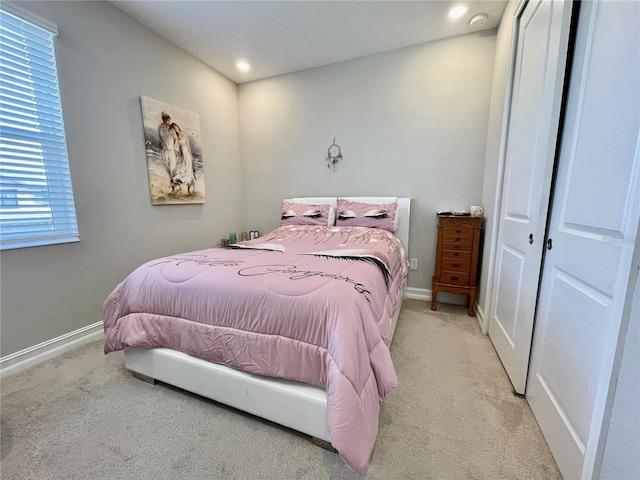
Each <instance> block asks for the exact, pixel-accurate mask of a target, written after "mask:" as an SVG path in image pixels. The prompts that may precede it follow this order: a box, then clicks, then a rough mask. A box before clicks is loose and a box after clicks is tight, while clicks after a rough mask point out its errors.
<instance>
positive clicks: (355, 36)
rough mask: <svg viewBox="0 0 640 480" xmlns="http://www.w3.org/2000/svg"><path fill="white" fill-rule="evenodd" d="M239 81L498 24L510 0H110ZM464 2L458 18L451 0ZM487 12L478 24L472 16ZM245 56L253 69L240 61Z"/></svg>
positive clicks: (316, 65)
mask: <svg viewBox="0 0 640 480" xmlns="http://www.w3.org/2000/svg"><path fill="white" fill-rule="evenodd" d="M111 3H112V4H113V5H115V6H116V7H118V8H119V9H121V10H123V11H124V12H125V13H127V14H129V15H130V16H132V17H133V18H135V19H137V20H138V21H139V22H140V23H142V24H144V25H146V26H147V27H149V28H150V29H151V30H153V31H155V32H156V33H158V34H159V35H161V36H163V37H164V38H166V39H167V40H169V41H170V42H172V43H173V44H175V45H177V46H178V47H180V48H182V49H183V50H185V51H186V52H188V53H190V54H191V55H193V56H194V57H196V58H198V59H200V60H201V61H202V62H204V63H205V64H207V65H209V66H210V67H211V68H213V69H214V70H216V71H217V72H219V73H221V74H223V75H225V76H226V77H228V78H229V79H231V80H232V81H234V82H235V83H244V82H249V81H252V80H258V79H261V78H267V77H272V76H275V75H281V74H284V73H290V72H295V71H299V70H305V69H307V68H313V67H318V66H322V65H328V64H331V63H337V62H342V61H345V60H350V59H353V58H358V57H364V56H366V55H373V54H376V53H381V52H387V51H391V50H395V49H398V48H403V47H408V46H412V45H418V44H421V43H426V42H432V41H434V40H439V39H443V38H448V37H453V36H456V35H464V34H467V33H471V32H474V31H479V30H486V29H491V28H494V27H496V26H497V25H498V22H499V21H500V17H501V16H502V13H503V11H504V8H505V6H506V3H507V2H506V0H500V1H489V0H467V1H461V2H457V1H112V2H111ZM460 3H462V4H466V5H467V6H468V7H469V11H468V12H467V13H466V14H465V15H464V16H463V17H462V18H459V19H450V18H449V17H448V16H447V13H448V10H449V8H450V7H451V6H453V5H457V4H460ZM478 13H486V14H487V15H488V19H487V22H486V24H485V25H483V26H482V27H481V28H471V27H470V26H469V20H470V19H471V17H473V16H474V15H476V14H478ZM239 59H244V60H246V61H248V62H249V63H250V64H251V69H250V70H249V71H248V72H241V71H239V70H238V69H237V68H236V66H235V65H236V62H237V61H238V60H239Z"/></svg>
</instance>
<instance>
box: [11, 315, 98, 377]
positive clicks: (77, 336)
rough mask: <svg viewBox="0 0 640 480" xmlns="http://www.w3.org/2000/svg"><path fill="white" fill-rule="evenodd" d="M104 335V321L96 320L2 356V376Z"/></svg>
mask: <svg viewBox="0 0 640 480" xmlns="http://www.w3.org/2000/svg"><path fill="white" fill-rule="evenodd" d="M103 335H104V333H103V326H102V322H96V323H93V324H91V325H87V326H86V327H82V328H79V329H78V330H75V331H73V332H69V333H66V334H64V335H61V336H59V337H56V338H53V339H51V340H47V341H46V342H42V343H40V344H38V345H34V346H33V347H29V348H25V349H24V350H20V351H19V352H16V353H12V354H11V355H7V356H6V357H2V358H0V378H2V377H5V376H7V375H11V374H14V373H17V372H19V371H20V370H23V369H25V368H27V367H31V366H33V365H36V364H38V363H42V362H44V361H45V360H49V359H51V358H54V357H57V356H58V355H61V354H63V353H65V352H68V351H69V350H73V349H74V348H77V347H80V346H81V345H84V344H85V343H89V342H92V341H94V340H99V339H100V338H102V336H103Z"/></svg>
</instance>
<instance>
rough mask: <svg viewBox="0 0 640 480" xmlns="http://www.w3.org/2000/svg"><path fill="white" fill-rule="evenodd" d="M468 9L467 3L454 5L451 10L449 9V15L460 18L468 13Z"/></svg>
mask: <svg viewBox="0 0 640 480" xmlns="http://www.w3.org/2000/svg"><path fill="white" fill-rule="evenodd" d="M467 10H469V9H468V8H467V7H466V6H465V5H456V6H455V7H452V8H451V10H449V17H450V18H460V17H461V16H463V15H464V14H465V13H467Z"/></svg>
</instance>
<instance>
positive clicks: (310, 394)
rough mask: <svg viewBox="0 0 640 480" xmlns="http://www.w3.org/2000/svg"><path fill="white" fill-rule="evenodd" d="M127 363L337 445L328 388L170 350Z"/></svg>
mask: <svg viewBox="0 0 640 480" xmlns="http://www.w3.org/2000/svg"><path fill="white" fill-rule="evenodd" d="M341 198H348V199H350V200H356V201H360V202H366V203H389V202H391V201H394V200H395V197H341ZM292 200H293V201H296V202H299V203H332V204H334V205H335V201H336V198H335V197H316V198H311V197H306V198H294V199H292ZM397 200H398V214H399V223H398V229H397V231H396V235H397V236H398V238H400V240H401V242H402V244H403V246H404V248H405V251H406V252H407V254H408V248H409V212H410V206H411V201H410V200H411V199H409V198H398V199H397ZM404 291H405V285H403V287H402V296H401V298H400V299H399V302H398V306H397V308H396V311H395V313H394V317H393V320H392V323H391V337H392V338H393V334H394V332H395V328H396V324H397V322H398V316H399V315H400V310H401V307H402V300H404ZM124 357H125V366H126V368H127V369H129V370H131V371H132V372H133V373H134V375H136V376H137V377H139V378H142V379H143V380H146V381H149V382H152V383H155V381H161V382H165V383H168V384H170V385H174V386H176V387H179V388H182V389H184V390H187V391H189V392H193V393H196V394H198V395H202V396H203V397H207V398H210V399H212V400H215V401H217V402H220V403H223V404H225V405H229V406H231V407H234V408H237V409H239V410H243V411H245V412H248V413H251V414H253V415H257V416H259V417H263V418H266V419H267V420H271V421H272V422H275V423H278V424H280V425H284V426H286V427H289V428H292V429H294V430H297V431H300V432H303V433H306V434H307V435H311V436H312V437H315V438H318V439H321V440H324V441H326V442H329V443H330V442H331V436H330V435H329V431H328V429H327V395H326V392H325V390H324V388H321V387H317V386H314V385H308V384H304V383H300V382H294V381H289V380H282V379H278V378H271V377H261V376H259V375H253V374H250V373H246V372H242V371H240V370H236V369H233V368H230V367H226V366H224V365H220V364H217V363H211V362H207V361H206V360H201V359H199V358H195V357H192V356H190V355H187V354H184V353H181V352H178V351H175V350H171V349H168V348H153V349H143V348H126V349H125V352H124Z"/></svg>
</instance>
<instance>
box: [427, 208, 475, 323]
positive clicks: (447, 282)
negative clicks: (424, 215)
mask: <svg viewBox="0 0 640 480" xmlns="http://www.w3.org/2000/svg"><path fill="white" fill-rule="evenodd" d="M482 222H483V217H471V216H454V215H438V247H437V250H436V272H435V275H434V276H433V291H432V293H431V295H432V297H433V298H432V301H431V310H435V309H436V308H438V293H439V292H447V293H460V294H464V295H467V308H468V312H469V315H470V316H474V315H475V306H476V294H477V288H478V287H477V285H478V284H477V273H478V258H479V256H480V235H481V233H482Z"/></svg>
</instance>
